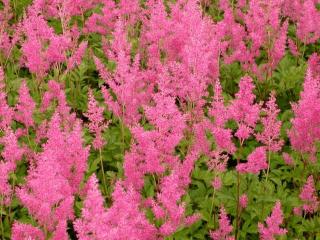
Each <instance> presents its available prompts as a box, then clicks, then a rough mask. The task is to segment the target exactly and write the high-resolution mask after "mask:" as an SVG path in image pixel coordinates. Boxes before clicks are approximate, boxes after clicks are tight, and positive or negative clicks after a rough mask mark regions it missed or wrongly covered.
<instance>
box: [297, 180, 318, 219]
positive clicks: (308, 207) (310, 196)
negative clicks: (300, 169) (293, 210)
mask: <svg viewBox="0 0 320 240" xmlns="http://www.w3.org/2000/svg"><path fill="white" fill-rule="evenodd" d="M299 197H300V199H301V201H302V202H303V206H302V208H303V210H304V211H305V212H306V213H314V212H316V211H317V210H318V208H319V201H318V198H317V193H316V189H315V185H314V179H313V176H312V175H310V176H309V177H308V179H307V182H306V183H305V185H304V186H303V188H302V190H301V193H300V195H299Z"/></svg>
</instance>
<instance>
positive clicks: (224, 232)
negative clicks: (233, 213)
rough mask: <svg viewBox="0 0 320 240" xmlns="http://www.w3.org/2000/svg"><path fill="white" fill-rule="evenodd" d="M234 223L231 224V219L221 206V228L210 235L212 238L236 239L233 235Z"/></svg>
mask: <svg viewBox="0 0 320 240" xmlns="http://www.w3.org/2000/svg"><path fill="white" fill-rule="evenodd" d="M232 229H233V228H232V225H230V220H229V219H228V215H227V212H226V210H225V209H224V207H221V208H220V214H219V228H218V229H217V230H215V231H211V232H210V237H211V239H212V240H221V239H226V240H234V239H235V238H234V237H233V236H231V232H232Z"/></svg>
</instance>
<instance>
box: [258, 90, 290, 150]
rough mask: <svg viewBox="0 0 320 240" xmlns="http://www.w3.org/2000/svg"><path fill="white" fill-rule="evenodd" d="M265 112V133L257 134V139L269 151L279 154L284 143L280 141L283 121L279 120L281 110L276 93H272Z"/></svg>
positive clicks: (263, 121) (263, 122)
mask: <svg viewBox="0 0 320 240" xmlns="http://www.w3.org/2000/svg"><path fill="white" fill-rule="evenodd" d="M263 111H264V112H265V116H264V117H262V119H261V123H262V125H263V131H262V132H261V133H257V134H256V139H257V140H258V141H259V142H261V143H263V144H264V145H265V146H266V147H267V150H268V151H272V152H277V151H279V150H281V147H282V145H283V143H284V142H283V140H282V139H280V129H281V121H280V120H278V119H277V117H278V114H279V112H280V110H279V109H278V106H277V103H276V98H275V93H274V92H272V93H271V95H270V98H269V101H268V102H267V103H266V107H265V109H263Z"/></svg>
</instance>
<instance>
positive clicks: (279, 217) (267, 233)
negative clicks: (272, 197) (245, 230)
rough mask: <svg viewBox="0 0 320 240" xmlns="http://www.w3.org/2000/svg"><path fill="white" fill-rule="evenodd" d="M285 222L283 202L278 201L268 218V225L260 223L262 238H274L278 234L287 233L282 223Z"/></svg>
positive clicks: (266, 239) (269, 239)
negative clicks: (282, 208)
mask: <svg viewBox="0 0 320 240" xmlns="http://www.w3.org/2000/svg"><path fill="white" fill-rule="evenodd" d="M282 222H283V213H282V210H281V203H280V201H277V202H276V204H275V206H274V208H273V209H272V213H271V216H269V217H268V218H267V220H266V223H267V226H264V224H262V223H259V224H258V228H259V233H260V239H261V240H274V239H275V237H276V236H281V235H285V234H286V233H287V230H286V229H285V228H281V227H280V225H281V224H282Z"/></svg>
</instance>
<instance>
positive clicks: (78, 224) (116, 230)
mask: <svg viewBox="0 0 320 240" xmlns="http://www.w3.org/2000/svg"><path fill="white" fill-rule="evenodd" d="M112 196H113V205H112V206H111V208H109V209H104V207H103V197H102V195H101V192H100V190H99V188H98V180H97V178H96V176H95V175H93V176H91V178H90V179H89V181H88V182H87V193H86V197H85V200H84V207H83V209H82V216H81V218H79V219H77V220H76V221H75V222H74V226H75V230H76V232H77V235H78V238H79V239H80V240H90V239H97V240H103V239H110V240H125V239H150V240H151V239H157V238H156V232H157V231H156V229H155V228H154V227H153V226H152V225H151V224H150V223H149V222H148V221H147V219H146V218H145V216H144V214H143V213H142V212H140V210H139V207H140V204H139V202H140V200H141V199H140V198H141V197H140V194H139V193H138V192H136V191H135V190H134V189H133V188H129V189H128V190H125V189H124V188H123V187H122V186H121V183H120V182H118V183H117V184H116V187H115V190H114V192H113V194H112Z"/></svg>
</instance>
